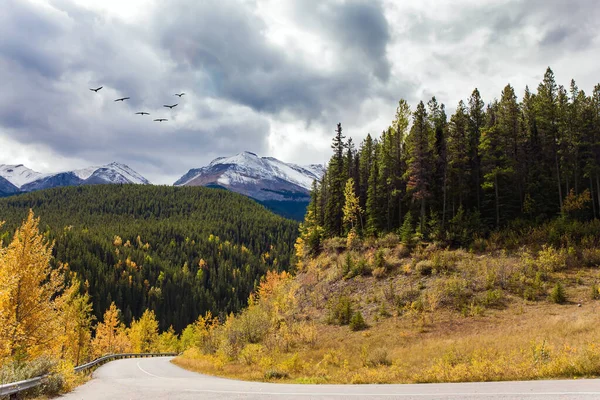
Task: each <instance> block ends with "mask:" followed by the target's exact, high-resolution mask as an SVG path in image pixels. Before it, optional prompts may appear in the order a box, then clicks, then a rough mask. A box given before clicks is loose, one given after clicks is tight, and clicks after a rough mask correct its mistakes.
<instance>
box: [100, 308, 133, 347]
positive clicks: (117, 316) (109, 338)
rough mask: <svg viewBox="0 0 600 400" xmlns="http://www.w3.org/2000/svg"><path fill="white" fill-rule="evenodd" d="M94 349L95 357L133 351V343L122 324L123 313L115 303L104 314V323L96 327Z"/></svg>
mask: <svg viewBox="0 0 600 400" xmlns="http://www.w3.org/2000/svg"><path fill="white" fill-rule="evenodd" d="M92 348H93V350H94V356H95V357H100V356H104V355H107V354H116V353H127V352H130V351H131V342H130V340H129V337H128V336H127V332H126V328H125V325H124V324H123V323H122V322H121V311H120V310H119V309H118V308H117V306H116V305H115V303H114V302H112V303H111V305H110V307H109V308H108V310H106V312H105V313H104V318H103V321H102V322H101V323H99V324H98V325H97V326H96V337H94V340H93V341H92Z"/></svg>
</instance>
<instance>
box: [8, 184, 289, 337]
mask: <svg viewBox="0 0 600 400" xmlns="http://www.w3.org/2000/svg"><path fill="white" fill-rule="evenodd" d="M30 209H32V210H33V211H34V213H35V215H36V217H39V218H40V230H41V231H42V233H43V235H44V237H45V238H46V239H47V240H48V241H49V242H54V247H53V251H52V255H53V258H52V259H51V264H52V266H53V267H58V266H59V265H67V266H68V269H69V271H71V272H75V273H77V276H78V279H79V280H80V281H81V283H82V291H83V290H84V289H85V291H86V292H87V293H88V294H89V295H90V299H91V302H92V305H93V310H94V315H95V317H96V318H97V319H98V320H101V319H102V315H103V313H104V311H105V310H107V309H108V307H109V306H110V304H111V303H112V302H113V301H114V302H115V304H116V305H117V307H118V308H120V309H121V310H122V312H123V322H125V323H127V324H129V323H131V321H132V319H134V318H136V319H137V318H140V316H141V315H142V313H143V312H144V311H145V310H146V309H150V310H152V311H154V312H155V313H156V317H157V319H158V321H159V322H160V326H159V327H160V329H161V330H167V329H168V328H169V327H170V326H173V328H174V329H175V331H177V332H180V331H181V329H183V328H184V327H185V326H186V325H187V324H189V323H190V322H192V321H194V320H195V319H196V318H197V317H198V315H200V314H204V313H205V312H206V311H211V312H213V313H215V314H216V315H221V316H225V315H226V314H228V313H230V312H236V311H239V310H240V309H241V308H242V307H243V306H244V305H245V304H246V302H247V299H248V296H249V294H250V293H251V291H252V290H253V289H254V287H255V285H256V284H257V283H258V282H259V280H260V277H261V276H263V275H264V274H265V272H266V271H267V270H280V269H287V268H288V267H289V265H290V258H291V255H292V250H293V243H294V240H295V238H296V236H297V224H296V223H295V222H293V221H290V220H286V219H284V218H281V217H278V216H276V215H274V214H272V213H271V212H269V211H267V210H266V209H264V208H263V207H262V206H260V205H258V204H256V203H255V202H254V201H252V200H250V199H248V198H246V197H244V196H241V195H238V194H235V193H231V192H227V191H224V190H216V189H205V188H173V187H159V186H135V185H123V186H114V185H97V186H81V187H69V188H59V189H51V190H46V191H41V192H35V193H30V194H25V195H20V196H16V197H11V198H6V199H2V200H0V220H3V221H6V222H5V225H4V226H3V227H1V228H0V232H2V233H1V234H0V237H1V238H2V241H3V242H4V243H10V241H11V239H12V235H13V233H14V231H15V229H16V228H17V227H19V225H20V224H21V222H22V221H23V220H24V219H26V217H27V214H28V212H29V210H30Z"/></svg>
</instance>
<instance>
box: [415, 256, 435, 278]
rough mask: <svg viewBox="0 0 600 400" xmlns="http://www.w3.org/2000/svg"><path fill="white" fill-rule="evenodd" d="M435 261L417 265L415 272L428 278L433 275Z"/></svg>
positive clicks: (422, 262)
mask: <svg viewBox="0 0 600 400" xmlns="http://www.w3.org/2000/svg"><path fill="white" fill-rule="evenodd" d="M433 266H434V264H433V261H430V260H423V261H419V262H418V263H417V265H416V266H415V270H416V271H417V272H418V273H419V274H421V275H423V276H427V275H431V272H432V271H433Z"/></svg>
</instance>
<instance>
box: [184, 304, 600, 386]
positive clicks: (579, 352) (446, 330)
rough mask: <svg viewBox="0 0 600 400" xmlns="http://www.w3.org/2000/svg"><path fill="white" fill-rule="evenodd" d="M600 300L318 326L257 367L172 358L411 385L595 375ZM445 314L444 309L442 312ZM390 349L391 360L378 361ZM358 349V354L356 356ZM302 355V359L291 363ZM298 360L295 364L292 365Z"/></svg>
mask: <svg viewBox="0 0 600 400" xmlns="http://www.w3.org/2000/svg"><path fill="white" fill-rule="evenodd" d="M599 308H600V307H599V304H598V303H597V302H595V301H594V302H590V303H587V304H584V305H582V307H577V305H566V306H560V305H552V304H524V303H523V304H515V305H514V307H511V308H509V309H506V310H500V311H494V312H491V313H489V315H487V316H485V317H480V318H464V317H457V316H455V315H451V314H448V313H446V315H443V316H442V315H439V316H438V318H439V320H438V321H437V322H435V323H427V324H426V326H425V329H422V328H421V327H419V326H418V325H415V324H413V323H412V322H411V321H407V320H406V319H407V318H389V319H386V320H382V321H381V322H379V323H377V324H376V325H375V326H373V327H372V328H371V329H370V330H368V331H366V332H350V331H349V330H348V328H347V327H338V326H330V325H320V326H318V331H319V339H318V341H317V344H316V346H315V347H313V348H309V347H301V348H296V349H294V353H291V354H285V353H279V352H274V353H271V354H269V355H264V356H263V358H262V359H261V360H260V361H259V363H258V365H256V364H254V365H247V364H245V363H243V362H227V361H225V360H223V359H221V358H219V357H218V356H207V355H203V354H200V353H199V352H197V351H196V350H193V349H192V350H188V351H186V353H185V355H184V356H182V357H178V358H177V359H176V360H175V361H174V362H175V363H176V364H177V365H179V366H181V367H183V368H187V369H191V370H194V371H197V372H202V373H206V374H210V375H219V376H226V377H230V378H236V379H243V380H269V379H266V378H265V373H266V372H267V371H269V370H280V371H282V372H285V373H287V374H288V376H289V377H288V378H284V379H282V381H287V382H299V383H409V382H465V381H494V380H522V379H541V378H561V377H562V378H573V377H582V376H585V377H592V376H595V375H597V374H598V371H600V347H599V346H598V343H599V341H600V340H599V339H600V332H598V330H597V324H598V319H599V318H598V315H599V314H598V312H599V311H600V309H599ZM440 314H441V313H440ZM380 349H385V351H386V353H387V358H388V359H389V360H390V362H391V365H389V366H388V365H381V364H378V365H376V366H373V365H374V364H373V362H372V357H374V356H377V354H373V353H376V352H378V351H380ZM358 355H360V356H358ZM294 357H296V359H297V361H296V362H295V363H294V362H290V359H292V358H294ZM290 365H292V366H293V367H290Z"/></svg>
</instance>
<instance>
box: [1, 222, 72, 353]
mask: <svg viewBox="0 0 600 400" xmlns="http://www.w3.org/2000/svg"><path fill="white" fill-rule="evenodd" d="M38 224H39V219H36V218H34V216H33V212H30V213H29V215H28V217H27V219H26V220H25V221H24V222H23V225H22V226H21V227H20V228H19V229H17V230H16V232H15V234H14V237H13V240H12V242H11V243H10V244H9V245H8V247H1V248H0V360H2V359H5V358H15V357H19V358H23V359H28V358H32V357H36V356H38V355H40V354H42V353H46V352H47V351H48V349H49V348H50V347H51V345H52V344H53V343H55V339H56V338H57V336H58V335H59V332H60V330H59V324H60V318H58V316H59V313H60V310H59V307H58V305H59V303H60V302H59V301H58V300H57V299H56V296H57V295H58V294H60V293H61V291H62V290H63V288H64V280H65V279H64V270H63V269H61V268H59V269H54V270H52V268H51V267H50V259H51V257H52V256H51V252H52V244H51V243H48V242H47V240H46V239H44V237H43V235H42V234H40V233H39V230H38Z"/></svg>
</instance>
